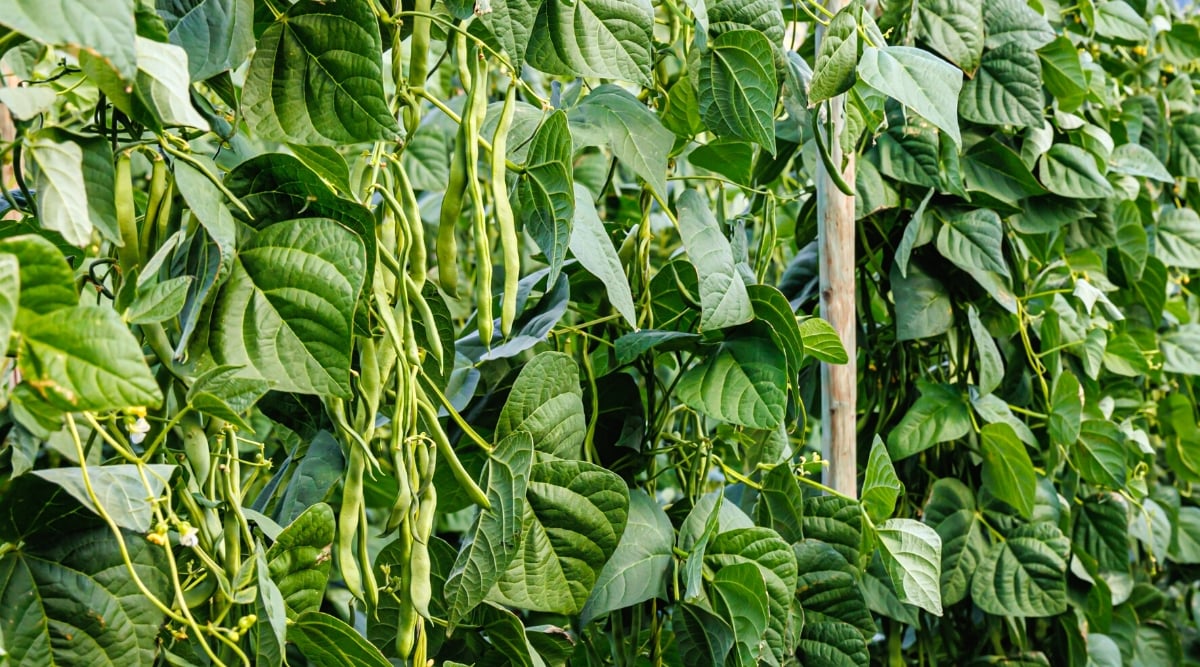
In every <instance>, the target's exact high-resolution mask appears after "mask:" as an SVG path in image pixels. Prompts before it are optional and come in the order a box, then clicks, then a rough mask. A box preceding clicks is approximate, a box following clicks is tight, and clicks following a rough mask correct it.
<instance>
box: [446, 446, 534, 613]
mask: <svg viewBox="0 0 1200 667" xmlns="http://www.w3.org/2000/svg"><path fill="white" fill-rule="evenodd" d="M532 464H533V438H532V437H530V435H529V433H528V432H527V431H517V432H515V433H512V434H511V435H509V436H507V437H505V438H504V439H503V440H501V441H500V443H499V444H497V445H496V448H495V449H494V450H493V451H492V455H491V458H489V459H488V468H487V469H488V475H487V479H488V483H487V498H488V502H489V503H490V504H491V508H490V509H482V510H480V512H479V515H478V516H477V517H476V519H475V522H474V523H473V524H472V526H471V529H470V530H469V531H468V532H467V534H466V537H465V539H464V541H463V548H462V550H461V551H459V553H458V558H457V559H456V560H455V561H454V567H453V569H451V571H450V576H448V577H447V578H446V588H445V599H446V613H447V616H448V618H447V627H448V632H453V631H454V628H455V626H457V625H458V623H459V621H461V620H462V619H463V618H464V617H465V616H466V615H467V614H468V613H469V612H470V611H471V610H472V609H474V608H475V607H476V606H478V605H479V603H480V602H482V601H483V598H484V596H486V595H487V594H488V591H490V590H491V589H492V586H493V585H495V583H496V582H497V581H499V580H500V577H502V576H503V575H504V571H505V570H507V569H508V566H509V564H510V563H512V560H513V557H514V556H516V555H517V552H518V551H519V550H520V549H521V546H522V541H523V540H524V538H525V534H524V529H523V520H522V519H523V517H524V516H525V507H526V501H525V490H526V486H527V485H528V483H529V476H530V468H531V467H532Z"/></svg>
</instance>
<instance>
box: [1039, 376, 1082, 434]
mask: <svg viewBox="0 0 1200 667" xmlns="http://www.w3.org/2000/svg"><path fill="white" fill-rule="evenodd" d="M1082 416H1083V394H1082V392H1081V391H1080V389H1079V380H1077V379H1076V378H1075V375H1074V374H1072V373H1071V372H1070V371H1063V372H1062V373H1061V374H1059V376H1058V377H1057V378H1055V380H1054V389H1053V391H1052V392H1051V399H1050V419H1049V422H1048V424H1047V427H1046V430H1047V431H1048V432H1049V434H1050V441H1051V442H1053V443H1055V444H1057V445H1061V446H1064V447H1067V446H1070V445H1072V444H1074V442H1075V439H1076V438H1078V437H1079V425H1080V420H1081V419H1082Z"/></svg>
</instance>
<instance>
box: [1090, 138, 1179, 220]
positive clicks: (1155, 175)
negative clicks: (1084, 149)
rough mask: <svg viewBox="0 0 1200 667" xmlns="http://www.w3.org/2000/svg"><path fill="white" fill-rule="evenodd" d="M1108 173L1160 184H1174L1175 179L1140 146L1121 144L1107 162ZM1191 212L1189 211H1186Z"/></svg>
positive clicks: (1154, 157) (1151, 154) (1155, 158)
mask: <svg viewBox="0 0 1200 667" xmlns="http://www.w3.org/2000/svg"><path fill="white" fill-rule="evenodd" d="M1108 168H1109V171H1112V172H1115V173H1118V174H1126V175H1129V176H1140V177H1142V178H1149V179H1153V180H1155V181H1159V182H1162V183H1174V182H1175V177H1174V176H1172V175H1171V172H1169V171H1167V168H1166V167H1164V166H1163V163H1162V162H1160V161H1159V159H1158V157H1157V156H1155V155H1154V153H1152V152H1150V151H1149V150H1148V149H1146V148H1144V147H1143V146H1141V145H1140V144H1121V145H1120V146H1117V147H1116V149H1114V150H1113V153H1112V156H1111V157H1110V158H1109V162H1108ZM1188 210H1191V209H1188Z"/></svg>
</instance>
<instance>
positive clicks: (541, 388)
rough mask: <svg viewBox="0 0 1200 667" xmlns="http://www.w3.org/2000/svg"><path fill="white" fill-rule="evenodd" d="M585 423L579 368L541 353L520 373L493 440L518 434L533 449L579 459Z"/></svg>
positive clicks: (560, 356)
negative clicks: (529, 440)
mask: <svg viewBox="0 0 1200 667" xmlns="http://www.w3.org/2000/svg"><path fill="white" fill-rule="evenodd" d="M586 430H587V423H586V421H585V420H584V415H583V390H582V389H580V387H579V367H578V366H577V365H576V364H575V360H574V359H572V358H571V357H570V356H569V355H566V354H563V353H561V352H543V353H541V354H539V355H537V356H535V357H534V358H533V359H531V360H530V361H529V362H528V363H527V364H525V367H524V368H522V369H521V374H520V375H518V376H517V380H516V382H514V383H513V387H512V391H511V392H509V395H508V400H507V401H506V402H505V403H504V408H503V409H502V410H501V412H500V421H499V422H497V424H496V439H497V440H503V439H504V438H506V437H508V436H509V435H511V434H513V433H516V432H518V431H525V432H528V433H529V434H530V435H531V436H532V437H533V446H534V449H535V450H537V451H539V452H545V453H547V454H552V455H554V456H557V457H559V458H564V459H577V458H580V456H581V454H582V453H583V452H582V447H583V436H584V432H585V431H586Z"/></svg>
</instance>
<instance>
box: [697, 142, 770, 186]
mask: <svg viewBox="0 0 1200 667" xmlns="http://www.w3.org/2000/svg"><path fill="white" fill-rule="evenodd" d="M756 150H757V149H755V147H754V144H751V143H748V142H745V141H735V140H732V139H713V140H712V141H710V142H708V143H707V144H703V145H700V146H697V147H696V148H695V149H694V150H692V152H691V153H688V156H687V160H688V163H690V164H691V165H692V166H695V167H700V168H701V169H707V170H709V171H711V172H713V173H716V174H721V175H722V176H725V177H726V178H728V179H729V180H731V181H733V182H734V183H737V184H739V185H745V186H747V187H751V186H752V185H753V183H754V158H755V151H756Z"/></svg>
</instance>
